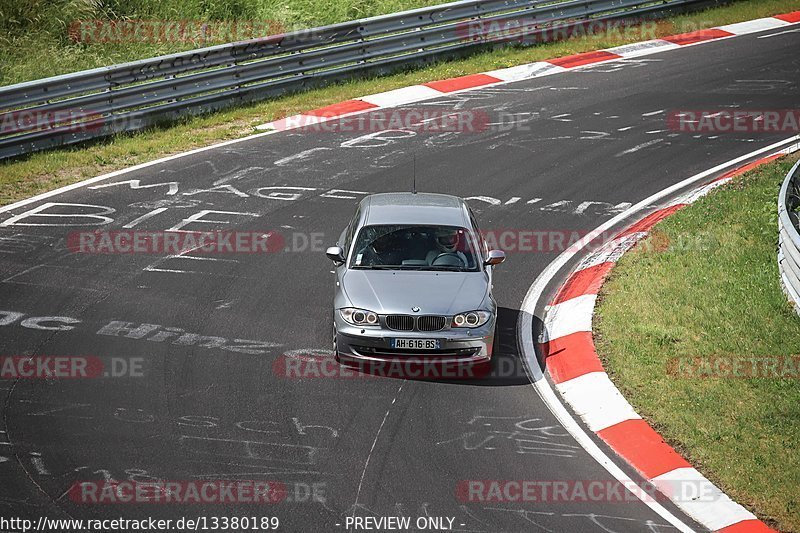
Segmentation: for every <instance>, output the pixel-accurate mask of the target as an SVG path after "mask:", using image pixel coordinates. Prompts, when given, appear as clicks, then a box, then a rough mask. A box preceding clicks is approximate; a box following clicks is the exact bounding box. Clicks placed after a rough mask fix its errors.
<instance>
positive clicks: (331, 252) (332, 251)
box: [325, 246, 344, 264]
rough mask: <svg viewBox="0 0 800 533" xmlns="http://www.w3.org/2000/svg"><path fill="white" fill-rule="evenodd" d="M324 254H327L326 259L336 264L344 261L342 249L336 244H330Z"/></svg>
mask: <svg viewBox="0 0 800 533" xmlns="http://www.w3.org/2000/svg"><path fill="white" fill-rule="evenodd" d="M325 255H327V256H328V259H330V260H331V261H333V262H334V263H336V264H342V263H344V250H342V249H341V248H340V247H338V246H331V247H330V248H328V249H327V250H325Z"/></svg>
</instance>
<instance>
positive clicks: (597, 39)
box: [0, 0, 800, 205]
mask: <svg viewBox="0 0 800 533" xmlns="http://www.w3.org/2000/svg"><path fill="white" fill-rule="evenodd" d="M793 10H800V0H741V1H738V2H735V3H733V4H731V5H728V6H725V7H721V8H715V9H711V10H707V11H702V12H697V13H692V14H688V15H682V16H676V17H672V18H669V19H666V20H664V21H661V22H660V23H659V24H658V25H657V26H656V27H655V28H654V29H653V28H651V29H649V30H648V31H647V34H646V35H640V34H637V32H630V33H629V34H625V33H619V34H613V33H612V34H611V35H606V36H593V37H587V38H580V39H569V40H566V41H561V42H553V43H546V44H543V45H540V46H535V47H530V48H506V49H502V50H495V51H491V52H486V53H481V54H477V55H474V56H472V57H469V58H466V59H462V60H459V61H452V62H446V63H440V64H437V65H433V66H431V67H428V68H424V69H419V70H414V71H410V72H404V73H399V74H395V75H391V76H385V77H380V78H373V79H365V80H355V81H350V82H347V83H343V84H340V85H335V86H331V87H327V88H323V89H317V90H313V91H309V92H305V93H301V94H295V95H288V96H285V97H282V98H278V99H274V100H269V101H265V102H262V103H259V104H255V105H251V106H246V107H239V108H233V109H230V110H228V111H224V112H220V113H216V114H213V115H207V116H203V117H196V118H190V119H186V120H185V121H183V122H181V123H179V124H176V125H174V126H171V127H163V128H154V129H151V130H148V131H144V132H140V133H136V134H126V135H119V136H116V137H114V138H111V139H109V140H105V141H100V142H97V143H93V144H89V145H84V146H79V147H70V148H63V149H58V150H50V151H46V152H41V153H37V154H32V155H30V156H27V157H24V158H19V159H14V160H10V161H5V162H0V205H5V204H9V203H12V202H14V201H17V200H20V199H24V198H28V197H30V196H32V195H35V194H38V193H41V192H44V191H47V190H52V189H54V188H57V187H60V186H63V185H67V184H70V183H74V182H77V181H81V180H83V179H86V178H88V177H92V176H96V175H98V174H102V173H105V172H110V171H113V170H118V169H121V168H125V167H128V166H131V165H135V164H138V163H142V162H145V161H150V160H153V159H156V158H159V157H164V156H167V155H171V154H175V153H180V152H184V151H187V150H191V149H193V148H198V147H201V146H208V145H210V144H214V143H216V142H221V141H224V140H228V139H234V138H239V137H243V136H245V135H249V134H251V133H254V127H255V126H256V125H258V124H262V123H264V122H268V121H270V120H274V119H277V118H281V117H284V116H288V115H291V114H294V113H298V112H301V111H304V110H308V109H312V108H315V107H320V106H324V105H328V104H333V103H336V102H339V101H342V100H346V99H349V98H357V97H359V96H364V95H367V94H371V93H376V92H381V91H387V90H391V89H396V88H400V87H405V86H408V85H413V84H416V83H425V82H428V81H433V80H437V79H443V78H448V77H453V76H460V75H466V74H472V73H476V72H482V71H486V70H492V69H497V68H504V67H510V66H514V65H519V64H523V63H528V62H533V61H540V60H543V59H548V58H552V57H559V56H563V55H569V54H574V53H579V52H586V51H590V50H596V49H599V48H609V47H612V46H618V45H622V44H626V43H629V42H635V41H637V40H642V39H650V38H655V37H661V36H665V35H671V34H675V33H681V32H684V31H692V30H697V29H700V28H708V27H712V26H719V25H723V24H730V23H734V22H740V21H744V20H750V19H754V18H758V17H765V16H769V15H774V14H778V13H785V12H788V11H793ZM137 46H139V48H136V54H137V55H141V54H142V53H143V52H144V51H143V50H141V46H140V45H138V44H137ZM13 48H14V49H16V50H20V49H25V50H28V51H30V50H39V48H36V47H34V46H29V47H21V46H19V44H17V45H15V46H14V47H13ZM46 50H49V51H47V52H46V54H45V55H42V56H41V57H39V55H38V53H35V52H31V54H30V57H28V56H27V55H26V56H24V61H30V62H31V63H32V64H35V63H36V62H37V61H38V62H39V63H40V66H41V68H44V69H47V70H46V72H47V74H53V73H56V72H59V71H61V70H63V66H58V67H57V66H56V65H53V64H52V63H53V62H54V61H56V62H59V64H60V65H63V64H64V63H65V61H66V62H67V63H68V62H69V58H70V57H71V56H70V55H69V54H66V53H64V51H63V50H54V49H50V48H46ZM92 50H93V54H94V55H92V54H88V55H86V56H82V57H88V58H91V62H90V63H91V64H84V63H75V66H77V65H80V68H88V67H91V66H97V65H101V64H104V63H103V60H104V59H108V57H114V58H115V59H114V61H117V60H121V59H122V57H120V56H118V55H113V54H112V55H111V56H105V55H103V53H101V52H102V50H101V51H98V50H97V49H95V48H93V49H92ZM2 55H3V54H0V56H2ZM144 55H145V56H146V55H149V54H144ZM17 56H19V54H17V55H16V56H13V57H17ZM65 58H66V60H65ZM125 58H126V59H133V57H127V56H125ZM22 60H23V59H22V58H20V61H22ZM48 65H49V66H48ZM37 68H38V67H37ZM57 68H58V69H59V70H54V69H57ZM22 70H23V71H25V72H30V71H29V70H26V69H22ZM12 71H13V69H12ZM42 75H44V73H42Z"/></svg>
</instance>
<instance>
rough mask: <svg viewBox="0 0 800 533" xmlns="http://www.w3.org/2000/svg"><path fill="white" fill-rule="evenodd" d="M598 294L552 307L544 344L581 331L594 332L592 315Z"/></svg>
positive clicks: (545, 330)
mask: <svg viewBox="0 0 800 533" xmlns="http://www.w3.org/2000/svg"><path fill="white" fill-rule="evenodd" d="M596 299H597V295H596V294H585V295H583V296H578V297H576V298H572V299H570V300H567V301H566V302H562V303H560V304H556V305H551V306H550V307H549V308H548V311H547V319H546V320H545V323H544V334H545V339H543V342H547V341H551V340H553V339H558V338H559V337H564V336H566V335H570V334H572V333H577V332H579V331H592V313H593V312H594V302H595V300H596Z"/></svg>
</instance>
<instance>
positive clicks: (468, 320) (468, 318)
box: [453, 311, 492, 328]
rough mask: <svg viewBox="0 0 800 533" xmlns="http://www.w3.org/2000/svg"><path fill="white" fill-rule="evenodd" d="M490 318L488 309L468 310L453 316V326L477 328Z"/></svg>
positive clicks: (490, 314)
mask: <svg viewBox="0 0 800 533" xmlns="http://www.w3.org/2000/svg"><path fill="white" fill-rule="evenodd" d="M490 318H492V313H490V312H488V311H468V312H466V313H459V314H457V315H456V316H454V317H453V327H454V328H477V327H480V326H482V325H484V324H486V323H487V322H488V321H489V319H490Z"/></svg>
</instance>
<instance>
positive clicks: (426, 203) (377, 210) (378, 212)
mask: <svg viewBox="0 0 800 533" xmlns="http://www.w3.org/2000/svg"><path fill="white" fill-rule="evenodd" d="M361 212H362V216H361V225H362V226H366V225H370V226H372V225H379V224H421V225H422V224H431V225H442V226H459V227H469V226H470V223H469V216H468V212H467V206H466V204H465V203H464V200H462V199H461V198H459V197H458V196H452V195H449V194H436V193H422V192H420V193H410V192H389V193H380V194H371V195H369V196H367V197H366V198H364V199H363V200H361Z"/></svg>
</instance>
